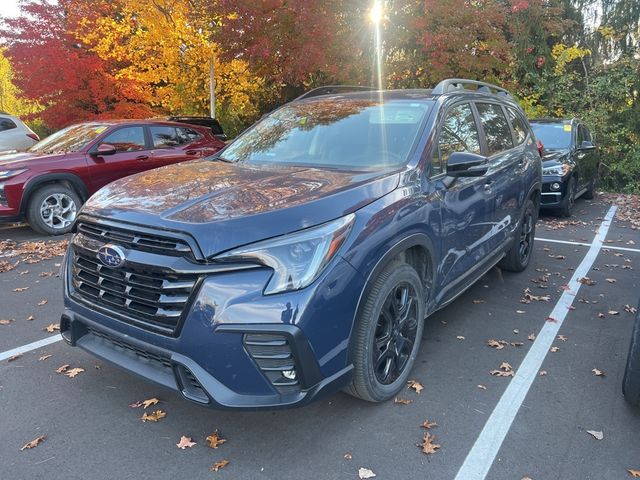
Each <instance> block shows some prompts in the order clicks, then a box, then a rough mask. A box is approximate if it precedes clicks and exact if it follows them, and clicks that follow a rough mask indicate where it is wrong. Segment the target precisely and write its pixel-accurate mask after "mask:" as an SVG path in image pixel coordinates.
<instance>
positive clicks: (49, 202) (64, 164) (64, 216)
mask: <svg viewBox="0 0 640 480" xmlns="http://www.w3.org/2000/svg"><path fill="white" fill-rule="evenodd" d="M224 145H225V144H224V142H222V141H220V140H219V139H217V138H216V137H215V136H214V135H213V133H212V132H211V129H209V128H206V127H200V126H195V125H185V124H184V123H177V122H167V121H155V120H137V121H136V120H116V121H111V120H109V121H96V122H87V123H81V124H78V125H72V126H70V127H67V128H65V129H63V130H61V131H59V132H57V133H55V134H53V135H51V136H50V137H47V138H45V139H44V140H42V141H41V142H38V143H36V144H35V145H34V146H33V147H31V148H30V149H29V150H27V151H26V152H24V153H14V154H7V155H0V222H5V223H6V222H17V221H20V220H22V219H23V218H26V219H27V221H28V222H29V224H30V225H31V227H32V228H33V229H34V230H36V231H37V232H40V233H46V234H50V235H57V234H61V233H66V232H68V231H69V230H70V229H71V225H72V223H73V221H74V219H75V217H76V212H77V210H78V209H79V208H80V206H81V205H82V203H84V201H86V200H87V198H89V196H90V195H92V194H93V193H94V192H95V191H97V190H98V189H100V188H101V187H103V186H104V185H106V184H108V183H110V182H112V181H114V180H117V179H119V178H122V177H126V176H128V175H132V174H134V173H138V172H142V171H144V170H149V169H152V168H157V167H162V166H164V165H170V164H172V163H178V162H184V161H186V160H192V159H196V158H199V157H205V156H207V155H211V154H213V153H215V152H217V151H218V150H220V149H221V148H222V147H224Z"/></svg>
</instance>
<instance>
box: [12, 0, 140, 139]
mask: <svg viewBox="0 0 640 480" xmlns="http://www.w3.org/2000/svg"><path fill="white" fill-rule="evenodd" d="M72 4H73V1H72V0H60V1H59V2H58V3H57V4H51V3H49V2H47V1H46V0H28V1H25V2H24V3H23V4H22V7H21V8H22V13H23V14H22V15H21V16H20V17H18V18H16V19H7V20H4V22H3V28H2V30H1V31H0V34H1V35H2V39H3V40H4V42H5V43H6V45H7V55H8V58H9V59H10V60H11V63H12V65H13V68H14V71H15V83H16V85H17V86H18V88H20V89H21V90H22V93H23V95H24V97H25V98H27V99H30V100H34V101H37V102H38V103H39V104H40V105H41V106H42V108H43V110H42V112H41V113H40V114H39V115H40V117H41V118H42V119H43V120H44V121H45V122H46V123H47V124H49V125H50V126H51V127H54V128H60V127H63V126H65V125H68V124H71V123H75V122H79V121H83V120H87V119H93V118H113V117H125V118H126V117H134V118H135V117H146V116H148V115H150V114H152V110H151V108H150V107H149V106H148V105H147V104H146V103H144V100H145V99H144V98H143V97H142V96H141V95H139V91H138V89H137V88H136V86H135V85H132V84H131V82H128V81H122V80H121V79H118V78H116V77H115V76H114V75H113V74H112V73H111V72H110V69H109V66H108V65H107V64H106V63H105V62H104V61H103V60H102V59H101V58H100V57H99V56H98V55H96V54H95V53H93V52H91V51H90V50H88V49H87V48H86V47H85V46H84V45H83V44H82V43H79V42H78V40H77V39H76V38H75V36H74V34H73V33H72V32H73V31H74V28H75V25H73V24H72V23H71V22H70V20H69V11H70V9H72V7H73V5H72Z"/></svg>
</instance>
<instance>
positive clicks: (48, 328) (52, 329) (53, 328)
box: [43, 323, 60, 333]
mask: <svg viewBox="0 0 640 480" xmlns="http://www.w3.org/2000/svg"><path fill="white" fill-rule="evenodd" d="M43 330H46V331H47V332H49V333H53V332H55V331H56V330H60V324H59V323H50V324H49V325H47V326H46V327H45V328H43Z"/></svg>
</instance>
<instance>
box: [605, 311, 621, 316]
mask: <svg viewBox="0 0 640 480" xmlns="http://www.w3.org/2000/svg"><path fill="white" fill-rule="evenodd" d="M607 313H608V314H609V315H618V313H620V312H618V311H617V310H609V311H608V312H607Z"/></svg>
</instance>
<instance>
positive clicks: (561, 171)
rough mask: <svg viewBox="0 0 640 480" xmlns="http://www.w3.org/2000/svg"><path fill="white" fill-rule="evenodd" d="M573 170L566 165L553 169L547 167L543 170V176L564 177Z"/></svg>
mask: <svg viewBox="0 0 640 480" xmlns="http://www.w3.org/2000/svg"><path fill="white" fill-rule="evenodd" d="M569 170H571V167H570V166H569V165H567V164H566V163H563V164H562V165H554V166H553V167H545V168H543V169H542V174H543V175H558V176H560V177H562V176H563V175H564V174H565V173H567V172H568V171H569Z"/></svg>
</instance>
